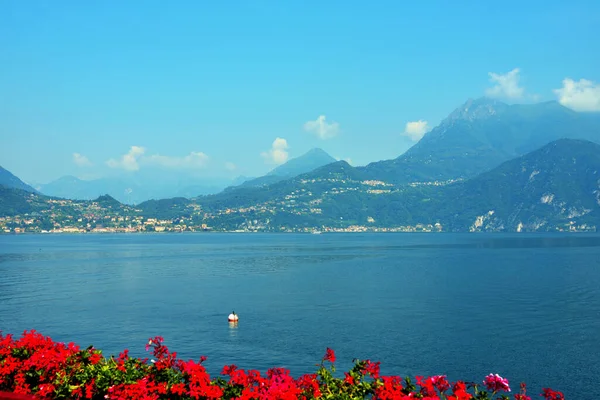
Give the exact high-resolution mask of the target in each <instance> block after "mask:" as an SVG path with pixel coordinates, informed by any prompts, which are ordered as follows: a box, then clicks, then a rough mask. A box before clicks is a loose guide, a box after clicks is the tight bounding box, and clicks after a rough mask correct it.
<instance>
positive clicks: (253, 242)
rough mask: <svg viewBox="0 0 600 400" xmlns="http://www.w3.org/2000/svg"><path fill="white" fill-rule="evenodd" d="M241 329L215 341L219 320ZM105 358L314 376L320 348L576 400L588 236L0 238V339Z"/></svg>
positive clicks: (587, 335)
mask: <svg viewBox="0 0 600 400" xmlns="http://www.w3.org/2000/svg"><path fill="white" fill-rule="evenodd" d="M232 310H235V311H236V313H237V314H239V316H240V322H239V324H238V326H237V327H235V328H233V327H230V326H229V324H228V323H227V315H228V314H229V313H230V312H231V311H232ZM25 329H36V330H38V331H40V332H41V333H43V334H45V335H49V336H51V337H52V338H54V339H56V340H59V341H65V342H68V341H74V342H76V343H78V344H79V345H81V346H84V347H85V346H88V345H90V344H93V345H94V346H95V347H97V348H100V349H102V350H103V351H104V353H105V354H106V355H109V354H118V352H120V351H121V350H123V349H125V348H128V349H129V350H130V351H131V353H132V354H133V355H136V356H145V352H144V345H145V342H146V340H147V339H148V338H149V337H151V336H155V335H161V336H164V337H165V341H166V344H167V346H169V348H170V349H171V350H173V351H176V352H178V354H179V355H180V356H181V357H182V358H185V359H189V358H193V359H196V360H197V359H198V358H199V357H200V355H206V356H208V360H207V361H206V363H205V365H206V366H207V368H208V369H209V371H210V372H211V373H212V374H218V373H219V372H220V370H221V368H222V366H223V365H225V364H231V363H235V364H237V365H239V366H240V367H243V368H257V369H260V370H261V371H266V369H267V368H269V367H274V366H282V367H286V368H289V369H291V371H292V373H293V374H294V375H295V376H297V375H299V374H301V373H305V372H314V371H315V368H316V367H315V366H314V364H316V363H317V362H318V361H319V360H320V358H321V357H322V355H323V354H324V352H325V349H326V347H331V348H333V349H334V350H335V351H336V353H337V358H338V362H337V364H336V366H337V367H338V370H347V369H348V368H349V367H350V366H351V363H352V359H354V358H362V359H366V358H370V359H371V360H379V361H381V363H382V373H384V374H394V375H401V376H405V375H409V376H411V377H414V376H415V375H432V374H448V376H449V378H450V379H452V380H456V379H465V380H471V381H477V382H480V381H481V380H482V379H483V377H484V376H485V375H487V374H488V373H491V372H492V373H499V374H500V375H502V376H505V377H507V378H508V379H509V380H510V381H511V386H512V388H513V391H517V390H518V386H519V382H520V381H525V382H527V383H528V385H529V387H530V390H531V392H530V395H531V396H532V397H534V398H535V397H538V396H537V394H538V393H540V390H541V387H542V386H550V387H553V388H555V389H557V390H562V391H564V393H565V395H566V397H567V398H571V399H585V398H590V396H591V391H592V390H594V388H593V382H595V379H596V377H597V376H598V375H599V374H600V367H599V365H600V352H599V351H598V350H597V349H598V340H599V339H600V235H573V234H570V235H501V234H477V235H475V234H463V235H458V234H323V235H292V234H281V235H278V234H274V235H269V234H168V235H152V234H141V235H75V236H72V235H25V236H0V330H2V331H3V333H14V334H16V335H20V333H21V332H22V331H23V330H25Z"/></svg>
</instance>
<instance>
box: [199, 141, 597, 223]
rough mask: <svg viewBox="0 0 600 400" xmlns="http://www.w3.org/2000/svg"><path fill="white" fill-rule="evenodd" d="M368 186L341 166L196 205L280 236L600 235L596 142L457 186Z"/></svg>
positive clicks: (560, 144) (541, 152) (553, 151)
mask: <svg viewBox="0 0 600 400" xmlns="http://www.w3.org/2000/svg"><path fill="white" fill-rule="evenodd" d="M319 176H321V177H326V178H319ZM362 179H364V176H362V174H361V172H360V171H358V170H357V169H356V168H352V167H351V166H350V165H348V164H347V163H345V162H338V163H334V164H330V165H327V166H324V167H322V168H320V169H318V170H316V171H313V172H312V173H309V174H304V175H301V176H299V177H296V178H294V179H291V180H286V181H282V182H278V183H276V184H274V185H271V186H268V187H266V188H260V189H258V188H246V189H244V190H238V191H235V192H232V193H221V194H219V195H213V196H207V197H203V198H199V199H197V202H198V203H199V205H200V206H201V207H202V208H203V209H204V210H205V211H207V212H208V213H212V214H214V215H216V217H215V218H214V222H213V225H215V226H225V227H228V229H242V228H243V227H246V228H247V227H248V226H249V225H248V224H250V222H251V221H258V224H259V225H260V224H262V226H266V227H271V226H272V227H273V230H279V229H283V228H282V227H284V228H290V227H296V228H297V227H303V226H304V227H321V226H330V227H347V226H350V225H361V226H367V227H368V226H379V227H394V226H410V225H412V226H414V225H416V224H429V225H435V224H436V223H437V224H441V227H442V229H443V230H444V231H448V230H450V231H458V232H465V231H466V232H468V231H511V232H512V231H545V230H557V229H563V230H569V229H571V227H576V228H577V229H579V230H586V229H592V230H593V229H596V228H598V229H600V145H598V144H596V143H592V142H589V141H584V140H574V139H560V140H558V141H554V142H552V143H550V144H548V145H546V146H544V147H542V148H540V149H538V150H535V151H533V152H530V153H528V154H526V155H524V156H521V157H518V158H516V159H513V160H510V161H507V162H505V163H503V164H501V165H500V166H498V167H496V168H494V169H492V170H491V171H488V172H485V173H483V174H481V175H479V176H477V177H475V178H472V179H470V180H466V181H463V182H456V183H453V184H447V185H444V184H413V185H393V184H389V183H385V182H383V181H374V180H362ZM223 210H228V212H227V213H224V212H223ZM252 223H253V224H254V222H252Z"/></svg>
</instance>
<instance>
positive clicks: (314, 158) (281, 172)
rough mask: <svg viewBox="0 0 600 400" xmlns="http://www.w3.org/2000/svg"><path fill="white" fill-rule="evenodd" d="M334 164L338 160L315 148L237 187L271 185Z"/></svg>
mask: <svg viewBox="0 0 600 400" xmlns="http://www.w3.org/2000/svg"><path fill="white" fill-rule="evenodd" d="M334 162H336V159H335V158H333V157H331V156H330V155H329V154H327V152H325V151H324V150H322V149H319V148H314V149H311V150H309V151H308V152H306V153H304V154H303V155H301V156H300V157H296V158H292V159H291V160H289V161H287V162H286V163H284V164H282V165H280V166H278V167H276V168H275V169H273V170H272V171H270V172H269V173H268V174H266V175H265V176H261V177H259V178H254V179H249V180H246V181H245V182H243V183H241V184H240V185H239V186H237V187H238V188H239V187H244V188H247V187H260V186H267V185H271V184H273V183H277V182H279V181H282V180H285V179H290V178H294V177H296V176H298V175H301V174H304V173H306V172H310V171H313V170H315V169H317V168H319V167H322V166H324V165H327V164H331V163H334ZM233 188H234V187H229V188H228V190H231V189H233Z"/></svg>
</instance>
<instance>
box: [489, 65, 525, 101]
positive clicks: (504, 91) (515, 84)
mask: <svg viewBox="0 0 600 400" xmlns="http://www.w3.org/2000/svg"><path fill="white" fill-rule="evenodd" d="M519 72H520V70H519V68H515V69H513V70H512V71H510V72H507V73H506V74H504V75H503V74H497V73H495V72H489V73H488V75H489V76H490V82H492V83H494V86H493V87H491V88H488V89H486V91H485V94H486V95H487V96H489V97H503V98H507V99H521V98H523V95H524V94H525V89H524V88H522V87H520V86H519V78H520V77H519Z"/></svg>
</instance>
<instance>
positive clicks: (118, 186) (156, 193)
mask: <svg viewBox="0 0 600 400" xmlns="http://www.w3.org/2000/svg"><path fill="white" fill-rule="evenodd" d="M198 181H199V179H193V178H188V177H177V179H174V178H173V176H152V175H150V176H140V175H131V176H125V177H122V178H100V179H94V180H82V179H79V178H76V177H74V176H64V177H62V178H59V179H57V180H55V181H53V182H50V183H48V184H43V185H39V186H38V190H39V191H40V192H42V193H44V194H46V195H48V196H55V197H61V198H66V199H76V200H93V199H96V198H97V197H98V196H101V195H104V194H108V195H110V196H112V197H114V198H115V199H117V200H118V201H120V202H122V203H125V204H138V203H141V202H143V201H146V200H150V199H162V198H171V197H194V196H199V195H205V194H211V193H217V192H219V191H221V190H223V188H224V187H225V186H226V184H225V183H224V182H221V183H219V182H217V181H207V182H202V181H200V182H198Z"/></svg>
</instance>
